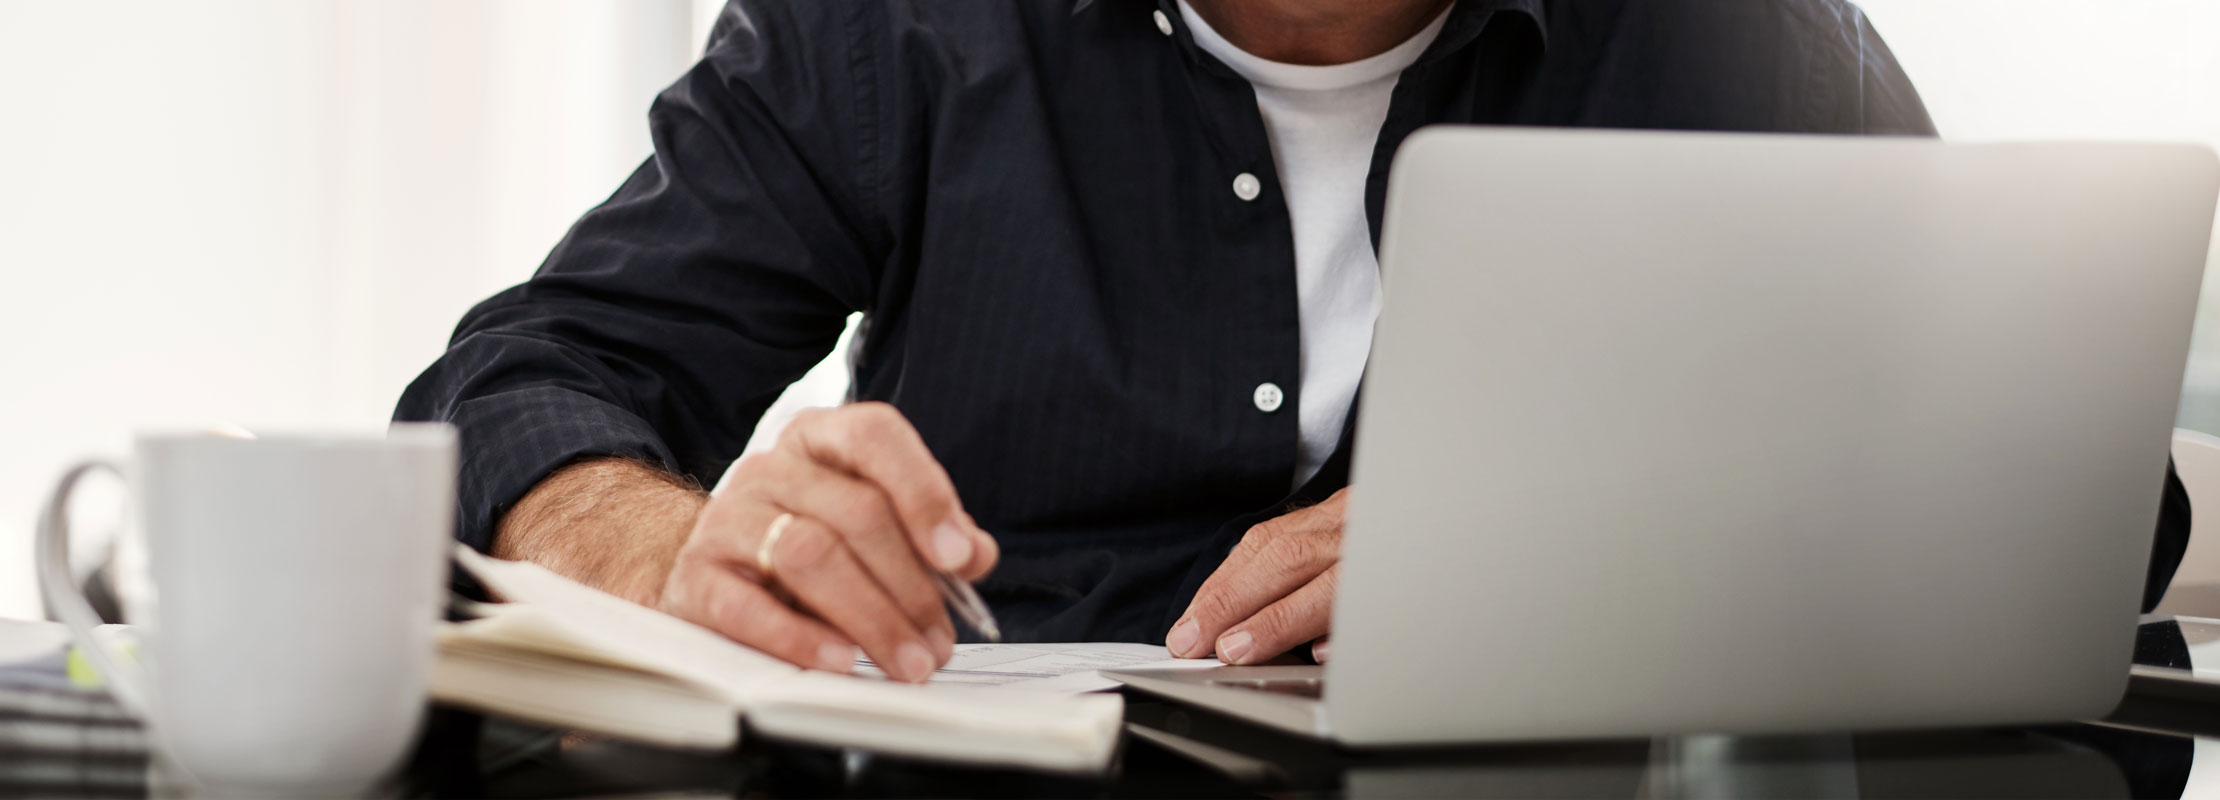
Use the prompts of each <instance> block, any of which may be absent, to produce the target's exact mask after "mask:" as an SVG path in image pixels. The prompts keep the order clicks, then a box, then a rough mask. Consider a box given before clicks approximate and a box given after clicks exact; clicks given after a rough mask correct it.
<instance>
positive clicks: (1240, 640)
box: [1218, 631, 1256, 664]
mask: <svg viewBox="0 0 2220 800" xmlns="http://www.w3.org/2000/svg"><path fill="white" fill-rule="evenodd" d="M1255 644H1256V641H1255V640H1254V639H1251V638H1249V632H1248V631H1235V632H1233V633H1229V634H1226V635H1225V637H1224V638H1222V639H1219V640H1218V657H1219V658H1223V659H1225V660H1226V663H1228V664H1239V663H1241V660H1242V659H1244V658H1248V657H1249V648H1250V647H1252V646H1254V645H1255Z"/></svg>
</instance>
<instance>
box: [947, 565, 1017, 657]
mask: <svg viewBox="0 0 2220 800" xmlns="http://www.w3.org/2000/svg"><path fill="white" fill-rule="evenodd" d="M933 582H934V583H937V584H939V585H940V596H941V599H944V600H947V601H948V605H949V606H950V607H951V608H954V609H956V616H958V617H961V618H962V619H963V621H964V624H965V625H969V626H971V629H972V630H975V631H978V632H979V635H981V636H984V637H987V641H990V642H999V641H1002V626H1000V625H996V624H994V612H991V611H988V610H987V601H985V600H981V599H979V592H978V591H977V590H974V589H972V588H971V584H968V583H965V582H964V581H963V579H962V578H958V577H956V576H954V575H950V574H948V573H946V572H942V571H940V570H937V569H936V570H933Z"/></svg>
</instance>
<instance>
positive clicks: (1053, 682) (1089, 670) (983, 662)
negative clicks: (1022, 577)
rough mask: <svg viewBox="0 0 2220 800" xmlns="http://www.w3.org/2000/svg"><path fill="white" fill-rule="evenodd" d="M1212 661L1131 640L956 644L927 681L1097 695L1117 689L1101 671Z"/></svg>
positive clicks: (862, 670) (867, 669) (865, 668)
mask: <svg viewBox="0 0 2220 800" xmlns="http://www.w3.org/2000/svg"><path fill="white" fill-rule="evenodd" d="M1219 665H1220V662H1219V661H1218V659H1215V658H1173V657H1172V654H1171V651H1169V650H1166V649H1164V646H1163V645H1157V644H1135V643H1132V642H1079V643H1065V644H959V645H956V654H955V655H954V656H953V657H951V658H949V659H948V665H947V666H944V667H941V668H940V671H939V672H935V673H933V677H932V680H930V681H928V683H934V684H944V685H965V686H995V687H1001V688H1008V689H1024V690H1028V691H1039V692H1060V693H1076V692H1099V691H1103V690H1105V689H1115V688H1118V685H1119V684H1118V682H1117V681H1114V680H1111V679H1109V678H1105V677H1103V676H1102V673H1101V670H1106V669H1201V668H1206V667H1215V666H1219ZM856 674H858V675H881V676H883V675H884V674H885V673H883V672H880V671H879V669H878V667H877V666H875V665H873V664H872V663H871V660H870V659H867V658H866V659H857V660H856Z"/></svg>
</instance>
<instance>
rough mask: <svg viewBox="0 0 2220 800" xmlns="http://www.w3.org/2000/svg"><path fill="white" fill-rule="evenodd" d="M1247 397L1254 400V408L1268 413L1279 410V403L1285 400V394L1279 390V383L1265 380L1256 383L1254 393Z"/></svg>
mask: <svg viewBox="0 0 2220 800" xmlns="http://www.w3.org/2000/svg"><path fill="white" fill-rule="evenodd" d="M1249 399H1251V400H1254V401H1256V410H1258V411H1262V412H1264V413H1266V414H1270V413H1272V412H1274V411H1278V410H1280V404H1281V403H1284V402H1287V395H1286V393H1284V392H1281V391H1280V385H1279V384H1277V383H1270V382H1266V383H1259V384H1257V385H1256V394H1255V395H1252V396H1251V397H1250V398H1249Z"/></svg>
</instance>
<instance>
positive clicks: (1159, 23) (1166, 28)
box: [1154, 9, 1172, 36]
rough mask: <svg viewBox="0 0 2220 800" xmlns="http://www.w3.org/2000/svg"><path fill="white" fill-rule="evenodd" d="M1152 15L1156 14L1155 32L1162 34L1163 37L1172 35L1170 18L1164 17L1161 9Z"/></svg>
mask: <svg viewBox="0 0 2220 800" xmlns="http://www.w3.org/2000/svg"><path fill="white" fill-rule="evenodd" d="M1154 13H1155V14H1156V30H1157V32H1159V33H1162V34H1164V35H1165V36H1170V35H1172V18H1171V17H1167V16H1164V10H1163V9H1157V10H1156V11H1155V12H1154Z"/></svg>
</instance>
